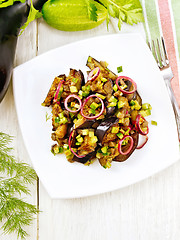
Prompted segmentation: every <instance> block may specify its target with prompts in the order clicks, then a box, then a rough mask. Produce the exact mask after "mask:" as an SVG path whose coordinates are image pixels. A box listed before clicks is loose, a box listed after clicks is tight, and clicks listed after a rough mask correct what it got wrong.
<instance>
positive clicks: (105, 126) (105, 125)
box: [95, 117, 119, 145]
mask: <svg viewBox="0 0 180 240" xmlns="http://www.w3.org/2000/svg"><path fill="white" fill-rule="evenodd" d="M118 122H119V119H118V118H116V117H111V118H106V119H105V120H104V121H103V122H101V124H99V126H98V127H97V129H96V131H95V134H96V136H97V137H98V139H99V144H100V145H102V144H103V139H104V136H105V134H106V132H107V131H108V130H109V128H110V127H112V126H113V125H115V124H116V123H118Z"/></svg>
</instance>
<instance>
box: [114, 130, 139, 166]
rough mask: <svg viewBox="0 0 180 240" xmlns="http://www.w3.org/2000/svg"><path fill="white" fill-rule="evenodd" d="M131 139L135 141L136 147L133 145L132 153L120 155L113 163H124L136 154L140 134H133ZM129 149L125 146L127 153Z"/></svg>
mask: <svg viewBox="0 0 180 240" xmlns="http://www.w3.org/2000/svg"><path fill="white" fill-rule="evenodd" d="M131 137H132V138H133V140H134V145H133V147H132V149H131V151H130V152H129V153H128V154H127V155H122V154H120V153H119V155H118V156H117V157H115V158H114V159H113V161H116V162H123V161H125V160H127V159H128V158H129V157H130V155H131V154H132V153H133V152H134V150H135V149H136V147H137V145H138V140H139V134H138V133H137V132H134V133H133V134H131ZM128 148H129V146H128V144H127V145H125V146H124V151H126V150H127V149H128Z"/></svg>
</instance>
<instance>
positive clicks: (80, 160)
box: [72, 151, 96, 164]
mask: <svg viewBox="0 0 180 240" xmlns="http://www.w3.org/2000/svg"><path fill="white" fill-rule="evenodd" d="M95 157H96V151H93V152H90V153H88V154H87V155H86V156H85V157H83V158H78V157H76V156H74V157H73V159H72V161H73V162H79V163H83V164H85V163H87V162H88V161H90V160H91V159H93V158H95Z"/></svg>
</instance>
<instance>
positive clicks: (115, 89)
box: [113, 84, 118, 92]
mask: <svg viewBox="0 0 180 240" xmlns="http://www.w3.org/2000/svg"><path fill="white" fill-rule="evenodd" d="M113 90H114V91H115V92H117V90H118V86H117V85H116V84H115V85H114V86H113Z"/></svg>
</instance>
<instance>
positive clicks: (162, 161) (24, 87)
mask: <svg viewBox="0 0 180 240" xmlns="http://www.w3.org/2000/svg"><path fill="white" fill-rule="evenodd" d="M89 55H91V56H92V57H94V58H96V59H97V60H104V61H106V62H108V63H109V66H108V67H109V69H111V70H112V71H114V72H115V73H117V67H118V66H122V67H123V75H126V76H129V77H130V78H132V79H134V81H135V82H136V83H137V86H138V92H139V93H140V95H141V97H142V99H143V102H144V103H145V102H148V103H150V104H151V105H152V115H151V116H150V117H148V118H147V120H148V121H151V120H155V121H157V123H158V126H152V125H151V124H149V125H150V133H149V140H148V142H147V144H146V145H145V146H144V147H143V148H142V149H141V150H135V152H134V153H133V154H132V155H131V156H130V158H129V159H128V160H127V161H125V162H122V163H118V162H113V163H112V167H111V168H110V169H104V168H103V167H101V166H100V164H99V163H98V161H96V162H95V163H93V164H91V165H90V166H84V165H83V164H80V163H76V162H75V163H69V162H68V161H67V160H66V158H65V156H64V155H56V156H54V155H53V154H52V153H51V145H52V143H53V142H52V140H51V129H52V126H51V120H49V121H47V122H46V117H45V116H46V112H47V113H48V114H50V113H51V109H50V108H45V107H42V106H41V103H42V102H43V100H44V98H45V97H46V94H47V92H48V90H49V88H50V85H51V83H52V81H53V79H54V77H55V76H57V75H59V74H63V73H64V74H67V75H68V73H69V68H75V69H77V70H78V69H81V70H82V71H83V72H84V75H85V76H86V71H87V70H88V68H87V67H86V66H85V65H86V61H87V58H88V56H89ZM13 88H14V97H15V104H16V109H17V114H18V120H19V124H20V128H21V131H22V135H23V138H24V141H25V145H26V147H27V150H28V153H29V155H30V158H31V160H32V163H33V166H34V168H35V170H36V172H37V174H38V176H39V178H40V180H41V182H42V183H43V185H44V187H45V188H46V190H47V191H48V193H49V194H50V196H51V197H52V198H74V197H84V196H90V195H94V194H99V193H103V192H107V191H112V190H114V189H118V188H121V187H125V186H127V185H129V184H133V183H135V182H137V181H140V180H142V179H145V178H147V177H149V176H151V175H152V174H154V173H157V172H158V171H160V170H162V169H164V168H166V167H168V166H169V165H171V164H172V163H174V162H175V161H177V160H178V158H179V142H178V136H177V130H176V124H175V118H174V114H173V110H172V107H171V103H170V99H169V96H168V93H167V90H166V87H165V84H164V81H163V79H162V77H161V75H160V72H159V69H158V67H157V65H156V62H155V60H154V58H153V56H152V54H151V52H150V50H149V49H148V47H147V45H146V43H145V42H144V40H143V39H142V38H141V36H139V35H137V34H122V35H121V34H118V35H117V34H116V35H108V36H101V37H96V38H90V39H87V40H83V41H80V42H75V43H72V44H69V45H66V46H63V47H60V48H57V49H54V50H52V51H50V52H47V53H45V54H42V55H40V56H38V57H36V58H34V59H32V60H30V61H29V62H26V63H24V64H22V65H21V66H18V67H16V68H15V69H14V74H13Z"/></svg>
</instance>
